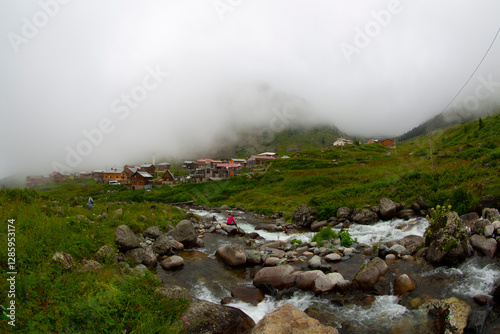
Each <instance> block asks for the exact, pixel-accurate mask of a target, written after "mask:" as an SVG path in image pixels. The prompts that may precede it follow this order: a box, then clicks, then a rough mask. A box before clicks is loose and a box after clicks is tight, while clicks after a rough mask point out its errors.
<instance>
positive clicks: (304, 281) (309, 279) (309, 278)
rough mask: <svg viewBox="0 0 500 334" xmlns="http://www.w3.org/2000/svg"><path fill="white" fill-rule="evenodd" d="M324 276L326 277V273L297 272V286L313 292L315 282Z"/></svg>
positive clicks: (313, 271)
mask: <svg viewBox="0 0 500 334" xmlns="http://www.w3.org/2000/svg"><path fill="white" fill-rule="evenodd" d="M322 276H325V273H323V272H322V271H321V270H310V271H301V272H296V275H295V286H296V287H297V288H299V289H301V290H304V291H307V290H312V289H313V288H314V281H315V280H316V279H317V278H319V277H322Z"/></svg>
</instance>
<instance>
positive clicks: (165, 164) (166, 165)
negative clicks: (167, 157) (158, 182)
mask: <svg viewBox="0 0 500 334" xmlns="http://www.w3.org/2000/svg"><path fill="white" fill-rule="evenodd" d="M156 168H157V170H158V171H159V172H164V171H166V170H169V169H170V164H169V163H168V162H160V163H159V164H157V165H156Z"/></svg>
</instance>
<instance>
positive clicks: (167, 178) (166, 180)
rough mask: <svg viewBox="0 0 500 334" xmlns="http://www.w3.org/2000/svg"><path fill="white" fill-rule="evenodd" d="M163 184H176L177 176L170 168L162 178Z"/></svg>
mask: <svg viewBox="0 0 500 334" xmlns="http://www.w3.org/2000/svg"><path fill="white" fill-rule="evenodd" d="M160 182H161V184H174V183H175V178H174V174H172V172H171V171H170V170H168V169H167V171H166V172H165V174H163V176H162V177H161V179H160Z"/></svg>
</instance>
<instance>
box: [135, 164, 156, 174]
mask: <svg viewBox="0 0 500 334" xmlns="http://www.w3.org/2000/svg"><path fill="white" fill-rule="evenodd" d="M139 170H140V171H142V172H146V173H149V174H151V175H154V174H155V173H156V167H155V165H153V164H143V165H141V166H140V167H139Z"/></svg>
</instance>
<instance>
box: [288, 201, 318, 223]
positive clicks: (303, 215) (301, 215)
mask: <svg viewBox="0 0 500 334" xmlns="http://www.w3.org/2000/svg"><path fill="white" fill-rule="evenodd" d="M315 218H316V214H315V213H314V210H313V209H312V208H310V207H308V206H307V205H305V204H302V205H301V206H299V207H298V208H297V209H295V210H294V211H293V213H292V224H294V225H295V226H297V227H308V226H310V225H311V224H312V223H313V222H314V220H315Z"/></svg>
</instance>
